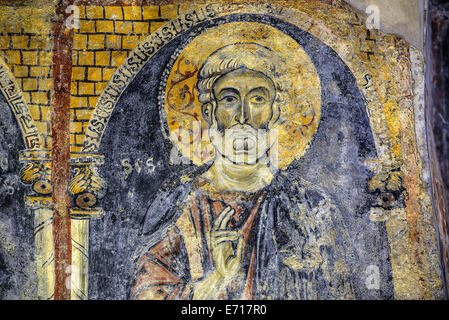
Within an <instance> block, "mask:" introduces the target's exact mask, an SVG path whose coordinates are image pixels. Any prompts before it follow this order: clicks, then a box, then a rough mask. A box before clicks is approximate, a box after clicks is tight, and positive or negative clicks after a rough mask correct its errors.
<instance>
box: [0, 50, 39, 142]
mask: <svg viewBox="0 0 449 320" xmlns="http://www.w3.org/2000/svg"><path fill="white" fill-rule="evenodd" d="M0 91H1V93H2V94H3V96H4V97H5V99H6V101H7V103H8V105H9V107H10V108H11V111H12V113H13V114H14V117H15V118H16V120H17V124H18V127H19V128H20V131H21V133H22V139H23V141H24V144H25V146H26V148H27V150H39V149H41V146H42V142H43V137H42V132H39V130H38V129H37V126H36V124H35V122H34V119H33V117H32V116H31V113H30V109H29V107H28V103H27V102H26V100H25V98H24V96H23V92H22V90H21V89H20V87H19V86H18V85H17V81H16V78H15V77H14V75H13V73H12V72H11V70H10V69H9V67H8V65H7V64H6V62H5V61H4V60H3V59H2V58H0Z"/></svg>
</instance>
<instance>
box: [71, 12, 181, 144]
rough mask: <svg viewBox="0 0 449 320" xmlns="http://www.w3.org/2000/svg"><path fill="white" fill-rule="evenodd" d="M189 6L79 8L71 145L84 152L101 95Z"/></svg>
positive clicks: (72, 98)
mask: <svg viewBox="0 0 449 320" xmlns="http://www.w3.org/2000/svg"><path fill="white" fill-rule="evenodd" d="M185 10H188V7H187V6H183V7H180V6H179V5H161V6H157V5H151V6H80V7H79V12H80V25H79V29H75V33H74V37H73V67H72V86H71V101H70V107H71V123H70V132H71V135H70V144H71V150H72V151H81V148H82V143H83V139H84V134H85V129H86V127H87V124H88V122H89V119H90V116H91V114H92V113H93V110H94V108H95V105H96V103H97V100H98V98H99V96H100V94H101V92H102V91H103V90H104V88H105V87H106V85H107V83H108V81H109V80H110V78H111V77H112V75H113V74H114V71H115V70H116V68H117V67H119V66H120V65H121V64H122V63H123V62H124V61H125V59H126V58H127V57H128V55H129V54H130V53H131V52H132V50H133V49H135V48H136V47H137V44H138V42H139V41H141V40H142V39H144V38H145V37H147V36H148V35H149V34H150V33H152V32H154V31H155V30H156V29H158V28H159V27H161V26H162V25H163V24H165V23H166V22H167V21H169V20H171V19H174V18H176V17H177V16H178V15H179V13H180V11H181V12H184V11H185Z"/></svg>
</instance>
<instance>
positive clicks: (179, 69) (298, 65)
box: [164, 22, 321, 168]
mask: <svg viewBox="0 0 449 320" xmlns="http://www.w3.org/2000/svg"><path fill="white" fill-rule="evenodd" d="M239 42H240V43H241V42H252V43H257V44H259V45H262V46H264V47H267V48H269V49H271V50H272V51H274V52H275V53H277V54H278V55H279V56H280V57H281V58H283V59H284V61H285V62H286V64H287V73H288V74H289V75H291V77H290V79H291V81H292V84H293V85H292V89H291V90H290V92H289V96H290V98H291V99H290V100H291V102H290V104H289V105H288V107H287V108H286V109H287V110H286V112H287V113H288V115H287V117H286V119H287V121H286V122H285V123H284V124H282V125H281V126H280V127H279V135H278V139H279V146H278V151H279V155H278V159H279V167H281V168H282V167H285V166H287V165H288V164H290V163H291V162H292V161H293V160H294V159H295V158H300V157H301V156H303V155H304V152H305V150H306V149H307V147H308V145H309V143H310V141H311V140H312V137H313V135H314V134H315V132H316V130H317V128H318V124H319V121H320V116H321V87H320V80H319V77H318V74H317V72H316V69H315V66H314V65H313V63H312V61H311V59H310V57H309V56H308V55H307V54H306V53H305V51H304V50H303V49H302V48H301V47H300V46H299V44H298V43H297V42H296V41H295V40H293V39H292V38H291V37H289V36H288V35H286V34H284V33H283V32H281V31H279V30H278V29H276V28H274V27H271V26H269V25H265V24H262V23H258V22H231V23H226V24H223V25H219V26H216V27H213V28H210V29H208V30H206V31H205V32H203V33H202V34H201V35H199V36H197V37H196V38H194V39H193V40H192V41H191V42H190V43H189V44H188V45H187V46H186V47H185V48H184V50H183V51H182V52H181V54H180V55H179V56H178V57H177V59H176V60H175V62H174V64H173V67H172V69H171V71H170V74H169V76H168V79H167V83H166V87H165V103H164V109H165V110H164V111H165V117H166V121H167V125H168V129H169V131H170V138H171V140H172V142H173V143H174V144H175V145H176V146H177V148H178V149H179V151H180V152H181V154H182V155H183V156H185V157H187V158H189V159H190V160H192V162H193V163H194V164H196V165H201V164H204V163H206V162H208V161H210V160H212V159H213V158H214V148H213V146H212V145H211V143H210V140H209V137H208V135H207V128H208V126H207V123H206V121H204V120H203V119H202V116H201V103H200V102H199V101H198V90H197V89H196V83H197V73H198V70H199V69H200V68H201V65H202V64H203V62H204V61H205V60H206V58H207V57H208V56H209V55H211V54H212V53H213V52H214V51H216V50H218V49H220V48H222V47H224V46H226V45H230V44H234V43H239Z"/></svg>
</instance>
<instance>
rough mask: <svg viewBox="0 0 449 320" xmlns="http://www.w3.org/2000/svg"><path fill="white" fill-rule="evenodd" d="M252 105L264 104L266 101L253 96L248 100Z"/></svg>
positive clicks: (260, 97)
mask: <svg viewBox="0 0 449 320" xmlns="http://www.w3.org/2000/svg"><path fill="white" fill-rule="evenodd" d="M250 101H251V102H252V103H264V102H265V101H266V100H265V98H264V97H262V96H254V97H252V98H251V100H250Z"/></svg>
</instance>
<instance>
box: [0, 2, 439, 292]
mask: <svg viewBox="0 0 449 320" xmlns="http://www.w3.org/2000/svg"><path fill="white" fill-rule="evenodd" d="M87 2H89V1H87ZM97 2H98V1H97ZM97 2H95V3H94V1H93V3H87V4H86V3H82V4H77V3H74V4H71V5H72V7H70V10H66V7H64V6H61V5H60V3H56V4H55V5H54V6H51V5H48V7H45V8H43V9H42V8H40V9H38V8H33V7H24V8H22V9H20V10H22V11H20V10H15V14H16V20H17V21H18V23H19V25H20V23H23V19H25V15H26V13H27V12H28V11H30V10H31V11H33V10H38V11H41V12H40V15H39V17H40V18H37V16H35V17H36V18H30V19H37V20H38V21H37V22H39V23H35V24H33V25H31V26H25V25H23V26H19V29H17V30H12V31H8V30H9V29H8V28H12V26H13V23H12V22H8V21H7V19H6V18H7V16H6V13H7V12H8V10H12V9H11V7H10V8H9V9H7V8H5V11H4V12H5V13H1V14H0V18H1V19H0V20H1V21H2V23H3V24H4V25H5V32H3V35H2V37H3V38H0V39H6V40H7V41H9V42H8V43H7V44H5V45H4V47H1V48H2V50H1V52H2V54H3V56H4V59H3V58H2V59H1V60H0V63H1V64H0V87H1V92H2V95H1V99H0V104H1V109H0V112H1V127H0V128H1V131H0V133H1V134H2V137H3V138H2V144H1V148H2V149H1V150H0V156H1V167H0V168H1V170H2V171H1V183H2V185H1V186H2V187H1V188H2V190H4V192H3V193H2V196H1V197H2V198H0V200H1V205H0V208H1V209H0V215H1V217H0V239H1V242H0V250H1V251H0V254H1V255H0V258H1V260H0V267H1V270H2V275H1V277H0V297H1V298H2V299H81V300H85V299H139V300H145V299H176V300H179V299H182V300H196V299H200V300H202V299H206V300H210V299H219V300H237V299H239V300H241V299H243V300H250V299H256V300H284V299H286V300H287V299H288V300H317V299H318V300H328V299H329V300H335V299H345V300H347V299H442V298H444V290H445V289H444V288H445V280H444V270H443V267H442V264H441V260H440V259H441V257H440V248H439V246H438V233H437V227H436V222H435V220H434V211H433V210H434V209H433V204H432V190H431V187H430V181H429V179H431V177H430V173H429V172H430V171H429V167H428V159H427V157H428V151H427V145H426V144H425V143H422V141H425V137H423V134H425V130H424V129H423V128H425V126H426V123H425V119H424V118H423V117H422V108H423V105H424V87H423V85H422V83H423V81H424V74H423V70H424V62H423V54H422V52H421V51H420V50H419V49H416V48H414V47H413V46H411V45H410V44H408V43H407V42H406V41H405V40H403V39H402V38H400V37H399V36H395V35H391V34H384V33H382V32H381V31H380V30H377V29H375V28H374V29H373V28H372V27H370V26H367V24H366V19H367V17H366V15H365V14H364V13H361V12H360V11H357V10H356V9H354V8H352V7H351V6H350V5H348V4H347V3H345V2H344V1H332V2H331V3H329V1H319V0H314V1H282V2H279V3H276V4H270V3H268V2H267V3H265V2H262V1H258V2H251V1H247V2H242V1H238V2H228V1H220V2H218V3H216V2H214V3H212V2H211V3H209V2H201V3H199V2H198V3H195V2H183V1H179V2H173V3H170V4H165V3H156V4H154V3H151V4H147V3H145V1H144V2H143V3H142V4H141V5H137V4H135V3H134V4H126V3H116V4H113V5H111V4H103V5H102V4H98V3H97ZM125 2H126V1H125ZM55 14H56V15H58V14H59V15H60V16H61V17H65V18H66V19H68V20H61V21H64V22H56V23H57V25H56V26H53V31H52V30H51V28H52V25H51V24H52V23H54V22H51V19H50V18H51V17H52V16H53V15H55ZM21 19H22V20H21ZM39 19H40V20H39ZM67 21H69V22H67ZM58 23H59V24H58ZM39 25H42V26H44V27H41V28H40V29H41V30H40V31H38V30H35V29H36V28H37V26H39ZM45 26H46V27H45ZM28 29H30V30H28ZM45 32H48V33H49V34H51V33H52V32H53V33H54V34H55V35H54V36H53V40H54V42H53V43H51V41H47V40H45V39H47V38H48V37H49V35H48V34H47V35H44V36H42V34H39V33H45ZM58 32H59V33H58ZM18 34H21V37H22V38H24V37H25V40H26V41H28V42H26V44H24V45H25V47H26V48H20V46H19V38H18ZM57 35H59V37H62V38H58V37H57ZM38 37H39V39H41V40H42V41H41V43H40V45H37V46H36V47H33V44H32V43H33V41H35V39H37V38H38ZM58 39H59V40H58ZM60 39H65V40H63V41H62V40H60ZM6 40H5V41H6ZM46 41H47V42H46ZM58 41H59V42H58ZM59 43H61V45H60V46H59ZM56 44H58V45H56ZM0 45H3V44H1V41H0ZM16 45H18V46H19V47H15V46H16ZM64 48H65V49H67V50H69V51H70V53H67V54H65V55H64V54H62V55H61V52H64V50H63V49H64ZM16 52H19V53H20V55H19V58H18V59H16V60H14V56H15V54H16ZM48 55H52V56H51V58H50V59H44V56H48ZM70 55H71V56H70ZM32 57H36V60H35V61H32V62H31V64H28V62H29V59H31V58H32ZM46 63H47V64H48V65H47V64H46ZM39 68H40V69H39ZM24 70H25V71H26V72H25V71H24ZM67 71H68V73H67ZM21 72H25V73H24V74H21ZM38 72H43V73H42V74H38ZM34 84H36V85H34ZM40 99H41V100H40ZM45 99H47V100H45ZM67 103H68V104H67ZM64 130H65V131H64ZM19 265H20V267H19Z"/></svg>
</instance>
